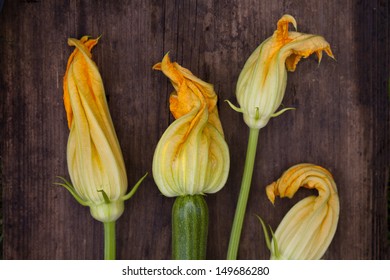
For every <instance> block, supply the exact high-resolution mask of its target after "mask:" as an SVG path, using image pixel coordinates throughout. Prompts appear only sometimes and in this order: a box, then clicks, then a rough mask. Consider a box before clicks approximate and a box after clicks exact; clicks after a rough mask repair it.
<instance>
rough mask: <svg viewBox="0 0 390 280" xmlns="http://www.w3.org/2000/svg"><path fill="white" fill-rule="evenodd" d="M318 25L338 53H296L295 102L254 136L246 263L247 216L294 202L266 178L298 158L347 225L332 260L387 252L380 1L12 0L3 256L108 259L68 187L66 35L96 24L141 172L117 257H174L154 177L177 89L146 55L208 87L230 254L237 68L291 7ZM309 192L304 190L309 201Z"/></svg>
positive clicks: (121, 124)
mask: <svg viewBox="0 0 390 280" xmlns="http://www.w3.org/2000/svg"><path fill="white" fill-rule="evenodd" d="M284 13H289V14H291V15H293V16H294V17H295V18H296V20H297V22H298V29H299V31H302V32H306V33H316V34H321V35H323V36H324V37H325V38H326V39H327V40H328V41H329V42H330V44H331V46H332V50H333V52H334V54H335V56H336V61H334V60H332V59H329V58H328V57H324V58H323V61H322V62H321V65H320V66H319V67H318V66H317V63H316V61H315V59H314V58H309V59H306V60H303V61H302V62H300V64H299V65H298V68H297V71H296V72H294V73H291V74H289V80H288V86H287V90H286V96H285V99H284V101H283V103H284V104H285V105H286V106H292V107H295V108H297V110H295V111H290V112H286V113H285V114H283V115H282V116H280V117H278V118H275V119H273V120H271V121H270V123H269V124H268V126H267V127H265V128H264V129H263V130H262V131H261V132H260V139H259V148H258V153H257V160H256V166H255V174H254V177H253V184H252V189H251V193H250V198H249V203H248V208H247V216H246V219H245V223H244V230H243V234H242V241H241V246H240V250H239V258H240V259H267V258H268V257H269V253H268V251H267V249H266V247H265V242H264V239H263V234H262V231H261V227H260V225H259V222H258V221H257V219H256V218H255V214H258V215H260V216H262V217H263V218H264V219H265V220H266V221H267V222H269V223H270V224H271V225H272V227H273V228H276V226H277V224H278V223H279V221H280V220H281V219H282V217H283V215H284V213H286V212H287V211H288V209H289V208H290V207H291V206H292V205H293V203H294V202H296V201H297V198H295V199H293V200H291V201H290V200H288V199H284V200H278V201H277V202H276V206H275V207H273V206H272V205H271V204H270V203H269V202H268V201H267V199H266V197H265V192H264V187H265V186H266V185H267V184H269V183H271V182H272V181H274V180H275V179H277V178H278V177H279V176H280V175H281V173H282V172H283V171H284V170H285V169H287V168H288V167H290V166H291V165H293V164H296V163H299V162H312V163H316V164H319V165H322V166H324V167H325V168H327V169H329V170H330V171H331V172H332V173H333V174H334V177H335V180H336V183H337V186H338V189H339V194H340V203H341V212H340V223H339V227H338V229H337V232H336V235H335V238H334V240H333V242H332V244H331V246H330V248H329V250H328V252H327V253H326V255H325V258H326V259H386V258H388V252H387V250H388V249H387V248H388V245H387V230H388V225H387V215H388V213H387V200H386V193H387V190H386V186H387V182H388V177H389V176H388V174H389V158H390V157H389V155H390V152H389V95H388V84H387V83H388V79H389V76H388V75H389V65H390V63H389V57H390V52H389V45H390V44H389V43H390V41H389V3H388V1H385V0H374V1H368V0H367V1H355V0H348V1H336V0H331V1H325V2H324V1H319V0H318V1H305V2H302V1H273V0H266V1H249V0H245V1H241V0H240V1H226V0H225V1H223V0H221V1H211V0H209V1H206V0H205V1H203V0H201V1H199V0H198V1H157V0H145V1H125V0H121V1H92V0H84V1H81V0H80V1H76V0H70V1H54V0H53V1H40V0H37V1H23V0H20V1H19V0H18V1H5V4H4V7H3V11H2V12H1V14H0V67H1V68H0V93H1V97H0V98H1V103H0V104H1V119H0V120H1V161H2V162H1V164H2V173H3V174H2V180H1V182H2V184H3V208H4V213H3V215H4V258H5V259H101V258H102V257H103V227H102V225H101V224H100V223H99V222H96V221H94V220H93V219H92V218H91V216H90V214H89V211H88V209H87V208H84V207H82V206H80V205H78V204H77V203H76V202H75V200H74V199H73V198H72V197H71V196H70V195H69V193H68V192H67V191H65V190H64V189H62V188H59V187H56V186H54V185H53V183H54V182H56V181H58V179H57V178H56V176H66V177H67V176H68V173H67V165H66V142H67V137H68V128H67V125H66V117H65V112H64V109H63V104H62V77H63V75H64V72H65V67H66V62H67V58H68V56H69V54H70V53H71V51H72V48H71V47H68V46H67V43H66V41H67V38H68V37H76V38H79V37H81V36H83V35H86V34H89V35H92V36H99V35H102V38H101V40H100V42H99V44H98V45H97V46H96V47H95V49H94V50H93V57H94V60H95V61H96V63H97V65H98V67H99V69H100V72H101V74H102V77H103V80H104V83H105V88H106V92H107V95H108V101H109V107H110V110H111V113H112V117H113V121H114V124H115V127H116V130H117V133H118V137H119V141H120V143H121V147H122V151H123V154H124V158H125V162H126V167H127V170H128V178H129V182H130V186H131V185H132V184H133V183H135V182H136V181H137V180H138V178H140V177H141V176H142V175H143V174H144V173H145V172H149V174H150V175H149V177H148V178H147V180H146V181H145V183H143V184H142V186H141V188H140V189H139V191H138V192H137V193H136V195H135V196H134V197H133V198H132V199H131V200H130V201H128V202H127V203H126V211H125V213H124V215H123V216H122V217H121V218H120V219H119V220H118V224H117V244H118V249H117V252H118V258H119V259H169V258H170V246H171V241H170V227H171V224H170V213H171V208H172V204H173V199H169V198H165V197H163V196H162V195H161V194H160V193H159V191H158V189H157V187H156V186H155V184H154V181H153V178H152V176H151V163H152V157H153V152H154V148H155V146H156V144H157V142H158V140H159V138H160V136H161V135H162V133H163V132H164V130H165V129H166V128H167V126H168V125H169V124H170V123H171V122H172V116H171V115H170V112H169V109H168V96H169V93H170V92H171V91H172V87H171V85H170V84H169V82H168V81H167V79H166V78H165V77H164V76H163V75H162V74H161V73H160V72H157V71H153V70H152V65H154V64H155V63H156V62H159V61H160V60H161V59H162V57H163V55H164V54H165V53H166V52H168V51H170V55H171V57H172V59H173V60H175V61H178V62H179V63H180V64H182V65H183V66H184V67H186V68H189V69H190V70H191V71H192V72H193V73H194V74H196V75H197V76H198V77H200V78H202V79H204V80H206V81H209V82H211V83H213V84H214V85H215V88H216V91H217V93H218V95H219V100H220V101H219V110H220V118H221V121H222V125H223V127H224V130H225V134H226V140H227V143H228V145H229V147H230V152H231V171H230V174H229V180H228V183H227V184H226V186H225V188H224V189H223V190H222V191H220V192H219V193H217V194H213V195H208V196H207V202H208V205H209V211H210V229H209V247H208V252H207V253H208V258H209V259H224V258H225V257H226V252H227V245H228V241H229V233H230V229H231V224H232V220H233V215H234V209H235V205H236V202H237V197H238V192H239V187H240V182H241V176H242V171H243V164H244V159H245V150H246V144H247V138H248V128H247V127H246V125H245V124H244V122H243V120H242V116H241V115H240V114H238V113H236V112H234V111H233V110H231V109H230V108H229V106H228V105H227V104H226V103H224V102H223V100H225V99H229V100H231V101H232V102H234V103H235V102H236V100H235V85H236V81H237V77H238V75H239V72H240V70H241V68H242V66H243V64H244V62H245V60H246V59H247V57H248V56H249V55H250V54H251V52H252V51H253V50H254V49H255V48H256V47H257V46H258V45H259V44H260V43H261V42H262V41H263V40H264V39H266V38H267V37H268V36H270V35H271V34H272V32H273V31H274V29H275V25H276V22H277V20H278V19H279V18H280V17H281V16H282V15H283V14H284ZM304 195H305V193H302V194H299V195H298V196H299V197H303V196H304Z"/></svg>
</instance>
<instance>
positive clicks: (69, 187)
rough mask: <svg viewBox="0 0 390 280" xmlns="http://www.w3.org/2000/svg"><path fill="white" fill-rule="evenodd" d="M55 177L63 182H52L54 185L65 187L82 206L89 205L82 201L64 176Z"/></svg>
mask: <svg viewBox="0 0 390 280" xmlns="http://www.w3.org/2000/svg"><path fill="white" fill-rule="evenodd" d="M57 178H59V179H61V180H62V181H63V183H54V185H57V186H61V187H64V188H65V189H67V190H68V191H69V192H70V194H71V195H72V196H73V197H74V198H75V199H76V200H77V202H78V203H80V204H81V205H83V206H89V204H88V202H86V201H84V200H83V199H82V198H81V197H80V196H79V194H78V193H77V192H76V189H75V188H74V187H73V185H72V184H71V183H70V182H68V180H66V179H65V178H64V177H60V176H57Z"/></svg>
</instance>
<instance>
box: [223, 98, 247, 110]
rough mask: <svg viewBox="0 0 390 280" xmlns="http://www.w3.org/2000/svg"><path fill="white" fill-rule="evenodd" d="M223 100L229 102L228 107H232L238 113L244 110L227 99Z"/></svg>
mask: <svg viewBox="0 0 390 280" xmlns="http://www.w3.org/2000/svg"><path fill="white" fill-rule="evenodd" d="M225 102H227V104H229V106H230V108H232V109H233V110H234V111H236V112H238V113H243V112H244V110H242V109H241V108H239V107H237V106H236V105H234V104H233V103H232V102H230V101H229V100H225Z"/></svg>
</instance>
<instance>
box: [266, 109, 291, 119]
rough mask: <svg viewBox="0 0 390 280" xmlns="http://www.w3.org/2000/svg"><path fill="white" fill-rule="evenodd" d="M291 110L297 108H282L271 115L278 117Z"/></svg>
mask: <svg viewBox="0 0 390 280" xmlns="http://www.w3.org/2000/svg"><path fill="white" fill-rule="evenodd" d="M290 110H295V108H292V107H289V108H284V109H282V110H280V111H279V112H276V113H273V114H272V115H271V117H273V118H275V117H278V116H280V115H281V114H283V113H284V112H286V111H290Z"/></svg>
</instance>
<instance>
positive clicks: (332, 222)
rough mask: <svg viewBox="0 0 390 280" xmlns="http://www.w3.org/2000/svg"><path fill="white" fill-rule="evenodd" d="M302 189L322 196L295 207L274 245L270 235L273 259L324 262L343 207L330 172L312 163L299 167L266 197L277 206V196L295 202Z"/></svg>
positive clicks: (285, 174)
mask: <svg viewBox="0 0 390 280" xmlns="http://www.w3.org/2000/svg"><path fill="white" fill-rule="evenodd" d="M300 187H304V188H308V189H315V190H317V191H318V196H315V195H312V196H309V197H306V198H304V199H302V200H301V201H299V202H298V203H297V204H295V205H294V206H293V207H292V208H291V209H290V211H289V212H288V213H287V214H286V216H285V217H284V218H283V220H282V222H281V223H280V224H279V226H278V228H277V229H276V231H275V233H274V234H273V238H272V242H269V239H268V235H267V234H266V239H267V245H268V248H269V249H270V250H271V259H293V260H317V259H320V258H321V257H322V256H323V255H324V253H325V251H326V250H327V248H328V247H329V245H330V243H331V241H332V239H333V237H334V234H335V232H336V228H337V223H338V220H339V211H340V206H339V197H338V194H337V188H336V183H335V182H334V180H333V177H332V174H330V173H329V171H328V170H326V169H324V168H323V167H320V166H317V165H313V164H309V163H302V164H297V165H295V166H293V167H291V168H289V169H288V170H287V171H285V172H284V173H283V174H282V176H281V177H280V178H279V179H278V180H277V181H276V182H273V183H272V184H270V185H268V186H267V187H266V193H267V196H268V198H269V200H270V201H271V202H272V203H274V201H275V197H276V196H279V197H281V198H282V197H288V198H292V197H293V196H294V194H295V193H296V192H297V191H298V189H299V188H300ZM263 229H264V230H265V227H264V224H263ZM265 232H266V231H265Z"/></svg>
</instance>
